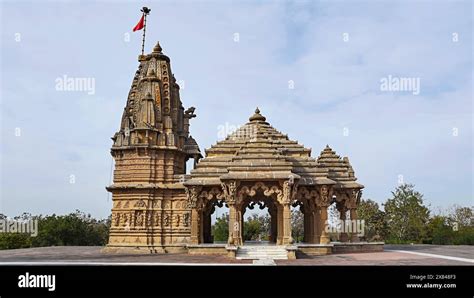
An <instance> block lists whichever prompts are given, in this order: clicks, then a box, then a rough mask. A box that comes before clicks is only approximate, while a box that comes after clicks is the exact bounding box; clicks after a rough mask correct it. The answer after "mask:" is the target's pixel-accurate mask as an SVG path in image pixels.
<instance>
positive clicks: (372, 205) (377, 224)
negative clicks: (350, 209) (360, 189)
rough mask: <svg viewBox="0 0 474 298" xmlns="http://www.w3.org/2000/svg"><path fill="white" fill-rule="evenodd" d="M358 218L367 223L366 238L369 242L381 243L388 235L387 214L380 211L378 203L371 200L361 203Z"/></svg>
mask: <svg viewBox="0 0 474 298" xmlns="http://www.w3.org/2000/svg"><path fill="white" fill-rule="evenodd" d="M357 214H358V218H359V219H361V220H364V221H365V231H364V232H365V235H364V236H363V237H361V238H365V239H366V240H367V241H380V240H383V239H385V237H386V235H387V233H388V227H387V222H386V220H385V212H383V211H382V210H380V209H379V205H378V204H377V202H375V201H372V200H370V199H367V200H364V199H362V200H361V201H360V204H359V207H358V209H357Z"/></svg>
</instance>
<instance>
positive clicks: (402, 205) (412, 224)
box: [385, 184, 430, 243]
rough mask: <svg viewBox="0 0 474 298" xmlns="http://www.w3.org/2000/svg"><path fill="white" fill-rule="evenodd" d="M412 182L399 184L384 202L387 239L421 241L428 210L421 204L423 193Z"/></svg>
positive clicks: (402, 241)
mask: <svg viewBox="0 0 474 298" xmlns="http://www.w3.org/2000/svg"><path fill="white" fill-rule="evenodd" d="M414 187H415V186H414V185H412V184H403V185H400V186H399V187H397V188H396V189H395V191H394V192H392V195H393V198H391V199H388V200H387V202H386V203H385V215H386V218H387V224H388V226H389V241H390V242H392V241H393V242H395V243H405V242H417V243H419V242H421V241H422V239H423V237H424V236H425V234H426V225H427V223H428V220H429V216H430V212H429V210H428V208H427V207H425V206H424V205H423V195H422V194H421V193H419V192H417V191H415V189H414Z"/></svg>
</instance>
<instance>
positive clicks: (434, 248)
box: [384, 244, 474, 259]
mask: <svg viewBox="0 0 474 298" xmlns="http://www.w3.org/2000/svg"><path fill="white" fill-rule="evenodd" d="M384 248H385V250H407V251H413V252H422V253H430V254H436V255H443V256H451V257H459V258H467V259H474V246H473V245H429V244H415V245H394V244H386V245H385V246H384Z"/></svg>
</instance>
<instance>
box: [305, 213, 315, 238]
mask: <svg viewBox="0 0 474 298" xmlns="http://www.w3.org/2000/svg"><path fill="white" fill-rule="evenodd" d="M304 219H305V226H304V242H306V243H313V240H314V214H313V212H312V211H306V212H305V213H304Z"/></svg>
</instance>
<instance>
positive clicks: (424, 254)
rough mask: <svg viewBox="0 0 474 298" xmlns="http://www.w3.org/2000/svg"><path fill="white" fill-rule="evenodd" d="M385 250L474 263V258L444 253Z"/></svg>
mask: <svg viewBox="0 0 474 298" xmlns="http://www.w3.org/2000/svg"><path fill="white" fill-rule="evenodd" d="M385 251H395V252H403V253H407V254H414V255H420V256H425V257H431V258H438V259H446V260H452V261H459V262H468V263H474V259H466V258H458V257H450V256H443V255H435V254H429V253H425V252H416V251H410V250H391V249H386V250H385Z"/></svg>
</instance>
